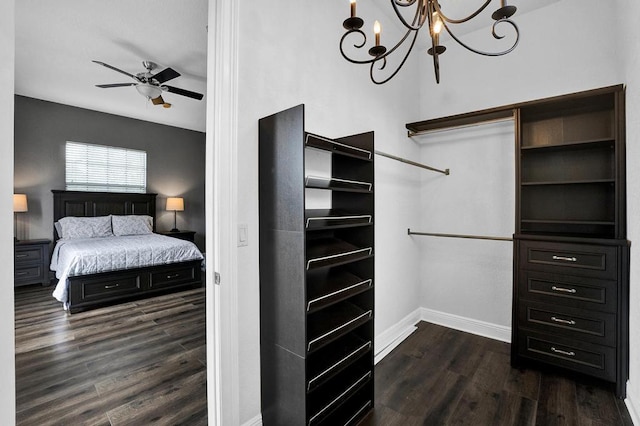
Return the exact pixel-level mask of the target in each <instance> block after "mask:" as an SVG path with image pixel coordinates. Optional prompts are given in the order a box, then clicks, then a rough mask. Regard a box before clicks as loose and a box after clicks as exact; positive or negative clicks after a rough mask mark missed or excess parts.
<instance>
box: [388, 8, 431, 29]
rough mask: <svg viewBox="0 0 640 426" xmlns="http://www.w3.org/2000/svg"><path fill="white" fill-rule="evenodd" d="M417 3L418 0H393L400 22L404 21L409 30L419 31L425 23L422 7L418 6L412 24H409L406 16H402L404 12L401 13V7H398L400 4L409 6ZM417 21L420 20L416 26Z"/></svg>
mask: <svg viewBox="0 0 640 426" xmlns="http://www.w3.org/2000/svg"><path fill="white" fill-rule="evenodd" d="M415 3H416V0H413V1H410V2H409V3H399V0H391V5H392V6H393V10H394V11H395V12H396V16H397V17H398V19H399V20H400V22H402V25H404V26H405V27H406V28H407V29H408V30H412V31H418V30H419V29H420V28H422V25H423V24H424V16H423V14H422V13H420V11H421V9H422V8H421V7H416V13H415V15H414V16H413V21H412V22H411V24H409V23H408V22H407V21H406V19H404V16H402V13H400V9H398V6H400V7H408V6H411V5H413V4H415ZM421 3H422V2H421ZM416 21H417V22H419V24H418V25H417V26H416Z"/></svg>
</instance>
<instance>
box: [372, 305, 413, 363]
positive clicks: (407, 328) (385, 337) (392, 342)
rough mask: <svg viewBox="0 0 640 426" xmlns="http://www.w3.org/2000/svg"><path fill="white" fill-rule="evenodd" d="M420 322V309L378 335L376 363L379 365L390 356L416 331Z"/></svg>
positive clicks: (375, 348)
mask: <svg viewBox="0 0 640 426" xmlns="http://www.w3.org/2000/svg"><path fill="white" fill-rule="evenodd" d="M418 321H420V308H418V309H416V310H415V311H413V312H412V313H410V314H409V315H407V316H406V317H404V318H403V319H401V320H400V321H398V322H397V323H396V324H395V325H393V326H391V327H389V328H388V329H386V330H385V331H383V332H382V333H380V334H378V335H377V336H376V339H375V347H374V350H375V356H374V363H375V364H377V363H378V362H380V360H382V358H384V357H385V356H387V354H389V352H391V351H392V350H393V349H394V348H395V347H396V346H398V345H399V344H400V343H402V341H403V340H404V339H406V338H407V337H409V335H410V334H411V333H413V332H414V331H415V330H416V323H417V322H418Z"/></svg>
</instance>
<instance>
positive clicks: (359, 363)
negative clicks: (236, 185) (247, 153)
mask: <svg viewBox="0 0 640 426" xmlns="http://www.w3.org/2000/svg"><path fill="white" fill-rule="evenodd" d="M259 132H260V136H259V169H260V170H259V179H260V317H261V333H260V334H261V350H260V351H261V371H262V373H261V374H262V377H261V379H262V380H261V388H262V410H263V422H264V424H265V425H267V426H268V425H310V426H316V425H354V424H356V423H357V422H358V421H360V420H361V419H362V418H363V417H364V416H366V415H367V413H368V412H369V411H371V409H372V408H373V403H374V394H373V383H374V380H373V374H374V371H373V355H374V354H373V347H374V346H373V337H374V334H373V316H374V262H373V256H374V226H373V224H374V211H373V210H374V182H373V177H374V173H373V165H374V161H373V158H374V155H373V154H374V145H373V133H372V132H370V133H364V134H358V135H353V136H347V137H343V138H339V139H330V138H325V137H322V136H318V135H315V134H312V133H308V132H306V131H305V127H304V105H299V106H297V107H294V108H291V109H288V110H285V111H282V112H279V113H276V114H274V115H271V116H268V117H265V118H263V119H261V120H260V123H259ZM311 149H313V150H321V151H324V152H325V153H330V156H331V170H327V171H326V172H327V173H326V176H320V177H318V176H313V175H309V174H308V173H307V172H306V171H305V153H306V152H307V150H311ZM309 190H322V191H329V193H330V194H331V205H330V206H327V207H328V208H325V209H305V198H306V193H307V191H309Z"/></svg>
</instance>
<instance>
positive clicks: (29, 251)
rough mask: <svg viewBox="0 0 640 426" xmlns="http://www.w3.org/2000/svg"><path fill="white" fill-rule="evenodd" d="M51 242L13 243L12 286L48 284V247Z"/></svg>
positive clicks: (28, 241)
mask: <svg viewBox="0 0 640 426" xmlns="http://www.w3.org/2000/svg"><path fill="white" fill-rule="evenodd" d="M50 244H51V240H23V241H16V242H15V250H14V286H16V287H18V286H23V285H29V284H42V285H48V284H49V261H50V258H49V246H50Z"/></svg>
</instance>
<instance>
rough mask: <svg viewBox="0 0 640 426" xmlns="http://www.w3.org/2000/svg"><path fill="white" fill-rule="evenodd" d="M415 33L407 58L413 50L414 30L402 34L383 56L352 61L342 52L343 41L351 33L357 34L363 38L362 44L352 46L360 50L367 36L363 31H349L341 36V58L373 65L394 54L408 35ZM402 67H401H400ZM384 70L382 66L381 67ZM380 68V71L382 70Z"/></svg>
mask: <svg viewBox="0 0 640 426" xmlns="http://www.w3.org/2000/svg"><path fill="white" fill-rule="evenodd" d="M412 32H413V33H415V36H414V37H413V42H412V43H411V46H410V47H409V50H408V52H407V55H406V56H409V53H410V52H411V49H412V48H413V45H414V44H415V42H416V37H417V35H418V31H414V30H407V32H406V33H405V34H404V36H403V37H402V38H401V39H400V41H398V43H396V45H395V46H393V47H392V48H391V49H389V50H387V51H386V52H385V53H384V54H382V55H379V56H376V57H374V58H372V59H366V60H358V59H352V58H350V57H349V56H348V55H347V54H346V53H345V51H344V47H343V45H344V41H345V39H346V38H347V36H349V35H350V34H351V33H358V34H360V35H361V36H362V38H363V42H362V43H361V44H359V45H358V44H354V45H353V46H354V47H355V48H357V49H361V48H362V47H364V45H365V43H366V41H367V36H366V35H365V34H364V32H363V31H361V30H349V31H347V32H346V33H344V35H343V36H342V38H341V39H340V53H341V54H342V57H343V58H345V59H346V60H347V61H349V62H351V63H353V64H373V63H374V62H377V61H379V60H381V59H385V58H386V57H387V56H389V55H390V54H392V53H393V52H395V51H396V50H397V49H398V47H400V46H401V45H402V44H404V42H405V40H406V39H407V38H408V37H409V34H411V33H412ZM406 56H405V60H406ZM402 63H403V64H404V60H403V61H402ZM401 66H402V65H401ZM382 68H384V65H383V67H382ZM382 68H380V69H382Z"/></svg>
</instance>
